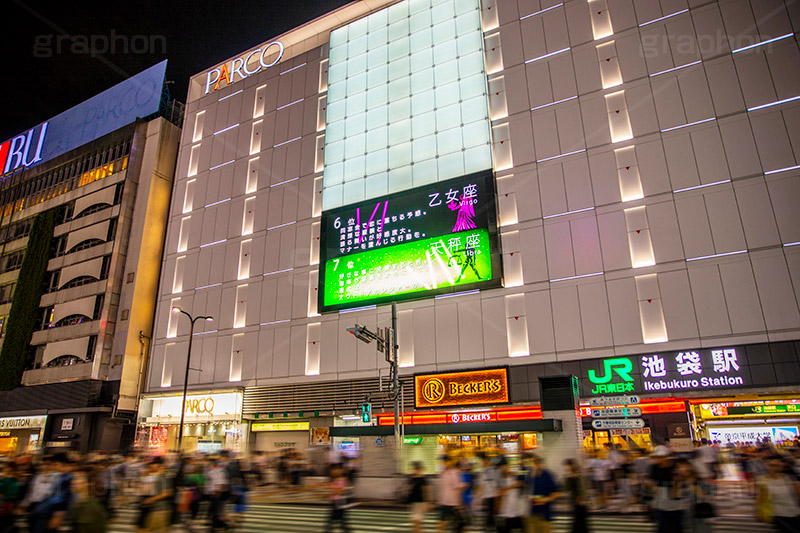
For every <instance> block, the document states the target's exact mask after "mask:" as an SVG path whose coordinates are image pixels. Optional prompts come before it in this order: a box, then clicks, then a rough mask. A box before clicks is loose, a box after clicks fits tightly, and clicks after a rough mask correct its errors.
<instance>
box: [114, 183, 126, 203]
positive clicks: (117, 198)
mask: <svg viewBox="0 0 800 533" xmlns="http://www.w3.org/2000/svg"><path fill="white" fill-rule="evenodd" d="M124 190H125V182H121V183H117V188H116V190H115V191H114V205H117V204H120V203H122V193H123V192H124Z"/></svg>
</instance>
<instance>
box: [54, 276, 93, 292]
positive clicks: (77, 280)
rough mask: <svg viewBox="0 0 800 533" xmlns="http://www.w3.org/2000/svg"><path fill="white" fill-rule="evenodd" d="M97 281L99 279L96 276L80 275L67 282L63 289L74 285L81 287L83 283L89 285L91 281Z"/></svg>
mask: <svg viewBox="0 0 800 533" xmlns="http://www.w3.org/2000/svg"><path fill="white" fill-rule="evenodd" d="M95 281H99V280H98V279H97V278H95V277H94V276H78V277H77V278H73V279H71V280H69V281H68V282H67V283H65V284H64V286H63V287H61V289H62V290H63V289H72V288H73V287H81V286H83V285H88V284H89V283H94V282H95Z"/></svg>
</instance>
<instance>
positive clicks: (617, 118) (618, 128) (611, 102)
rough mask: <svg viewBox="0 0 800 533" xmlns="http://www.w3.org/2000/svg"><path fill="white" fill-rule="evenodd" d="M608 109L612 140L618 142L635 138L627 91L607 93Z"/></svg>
mask: <svg viewBox="0 0 800 533" xmlns="http://www.w3.org/2000/svg"><path fill="white" fill-rule="evenodd" d="M605 98H606V110H607V111H608V127H609V129H610V130H611V142H612V143H618V142H622V141H627V140H628V139H632V138H633V131H632V130H631V121H630V119H629V118H628V104H627V102H626V101H625V91H617V92H615V93H611V94H607V95H605Z"/></svg>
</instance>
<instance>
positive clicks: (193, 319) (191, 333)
mask: <svg viewBox="0 0 800 533" xmlns="http://www.w3.org/2000/svg"><path fill="white" fill-rule="evenodd" d="M172 312H173V313H183V314H184V315H186V316H187V317H188V318H189V350H188V353H187V354H186V373H185V374H184V376H183V400H182V401H181V425H180V426H179V427H178V452H180V451H181V448H182V446H183V419H184V416H185V415H186V392H187V390H188V388H189V363H190V362H191V360H192V337H194V323H195V322H197V321H198V320H200V319H201V318H202V319H203V320H206V321H211V320H214V317H211V316H195V317H193V316H192V315H190V314H189V313H187V312H186V311H184V310H183V309H181V308H180V307H173V308H172Z"/></svg>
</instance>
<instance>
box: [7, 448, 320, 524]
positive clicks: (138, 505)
mask: <svg viewBox="0 0 800 533" xmlns="http://www.w3.org/2000/svg"><path fill="white" fill-rule="evenodd" d="M306 468H307V465H305V463H304V462H303V461H302V459H301V458H300V457H299V456H298V455H297V454H296V453H295V452H294V451H293V450H286V451H284V452H283V453H281V454H277V455H271V456H267V455H266V454H262V453H255V454H253V455H251V456H250V457H247V458H245V457H239V456H234V455H233V454H230V453H228V452H227V451H222V452H220V453H218V454H215V455H209V454H191V455H179V454H166V455H152V454H129V455H107V454H90V455H85V456H84V455H78V454H70V453H63V454H56V455H23V456H19V457H16V458H7V459H6V460H2V458H0V533H16V532H17V531H18V530H19V525H20V524H22V525H23V528H24V529H26V530H27V531H28V532H29V533H45V532H51V531H58V530H63V529H65V528H68V529H71V530H72V531H75V532H80V533H83V532H85V533H102V532H104V531H106V528H107V525H108V521H109V519H110V518H111V517H113V516H114V515H115V514H116V513H117V512H118V511H119V509H121V508H123V507H133V508H135V510H136V518H135V525H136V529H137V531H164V530H166V529H168V528H169V527H170V526H172V525H175V524H181V525H183V526H185V528H189V529H191V528H192V526H194V525H198V524H209V525H210V526H211V528H212V530H214V531H225V530H230V529H233V528H234V527H235V526H236V525H237V523H239V522H240V521H241V519H242V514H243V513H244V511H245V510H246V509H247V504H248V493H249V490H250V489H251V488H252V487H253V486H256V485H270V484H274V485H279V486H281V487H283V488H284V489H285V490H287V491H291V490H297V489H296V487H297V486H298V485H299V484H300V483H301V482H302V476H303V475H304V474H305V473H306V472H307V471H306Z"/></svg>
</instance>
